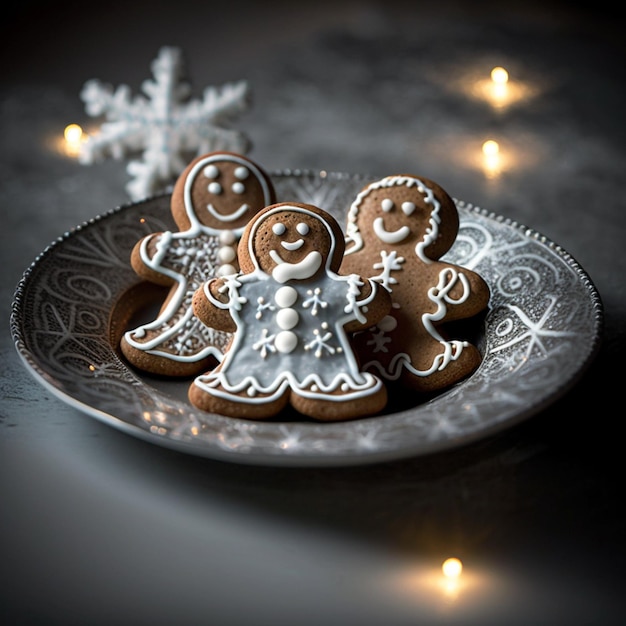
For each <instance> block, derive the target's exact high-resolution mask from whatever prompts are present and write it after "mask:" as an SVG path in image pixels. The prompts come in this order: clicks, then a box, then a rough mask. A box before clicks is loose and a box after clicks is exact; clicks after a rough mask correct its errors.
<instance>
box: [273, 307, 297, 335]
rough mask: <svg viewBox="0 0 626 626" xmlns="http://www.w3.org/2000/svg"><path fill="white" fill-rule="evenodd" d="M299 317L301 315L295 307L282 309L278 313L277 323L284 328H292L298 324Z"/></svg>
mask: <svg viewBox="0 0 626 626" xmlns="http://www.w3.org/2000/svg"><path fill="white" fill-rule="evenodd" d="M299 319H300V315H299V314H298V311H296V310H295V309H291V308H286V309H281V310H280V311H278V313H276V323H277V324H278V327H279V328H281V329H282V330H291V329H292V328H293V327H294V326H296V325H297V324H298V320H299Z"/></svg>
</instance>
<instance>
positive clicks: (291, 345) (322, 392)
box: [189, 202, 391, 421]
mask: <svg viewBox="0 0 626 626" xmlns="http://www.w3.org/2000/svg"><path fill="white" fill-rule="evenodd" d="M344 248H345V240H344V235H343V233H342V231H341V227H340V226H339V224H338V223H337V221H336V220H335V219H334V218H333V217H332V216H331V215H330V214H328V213H327V212H325V211H324V210H322V209H320V208H318V207H315V206H313V205H310V204H300V203H286V202H283V203H279V204H275V205H272V206H269V207H266V208H265V209H263V210H262V211H261V212H260V213H258V214H257V215H256V216H255V217H254V218H253V219H252V220H251V221H250V223H249V224H248V226H247V227H246V229H245V231H244V233H243V236H242V238H241V241H240V243H239V249H238V250H239V251H238V255H239V263H240V266H241V270H242V272H241V273H240V274H237V275H230V276H225V277H220V278H215V279H213V280H211V281H208V282H206V283H205V284H204V285H203V286H202V287H201V288H200V289H198V291H197V292H196V294H195V296H194V301H193V303H194V311H195V313H196V315H197V316H198V317H199V318H200V319H201V320H202V321H203V322H205V323H206V324H207V325H208V326H210V327H213V328H217V329H222V330H225V331H229V332H233V333H234V335H233V340H232V343H231V344H230V345H229V347H228V349H227V351H226V353H225V355H224V358H223V360H222V361H221V363H220V364H219V365H218V366H217V367H216V368H215V369H214V370H212V371H210V372H208V373H206V374H204V375H202V376H198V377H197V378H196V379H195V380H194V382H193V383H192V385H191V386H190V388H189V399H190V401H191V403H192V404H193V405H195V406H197V407H198V408H201V409H203V410H206V411H210V412H214V413H219V414H222V415H227V416H231V417H241V418H248V419H266V418H269V417H272V416H275V415H276V414H277V413H278V412H279V411H281V410H282V409H283V407H285V406H286V405H287V404H288V403H290V404H291V406H292V407H293V408H295V409H296V410H297V411H298V412H299V413H301V414H303V415H306V416H308V417H310V418H313V419H316V420H321V421H338V420H347V419H352V418H356V417H362V416H365V415H371V414H374V413H377V412H378V411H380V410H382V408H384V406H385V404H386V401H387V392H386V389H385V386H384V384H383V383H382V381H381V380H380V378H379V377H377V376H376V375H373V374H371V373H364V372H362V371H361V370H360V368H359V365H358V362H357V360H356V358H355V355H354V353H353V351H352V348H351V346H350V343H349V341H348V334H349V333H352V332H355V331H357V330H360V329H363V328H367V327H369V326H371V325H372V324H375V323H376V322H378V321H379V320H381V319H382V318H383V317H384V316H385V315H386V314H387V312H388V311H389V306H390V304H391V301H390V296H389V292H388V291H387V290H386V289H383V288H382V287H381V286H380V284H378V283H376V282H375V281H372V280H368V279H366V278H361V277H360V276H358V275H356V274H350V275H343V274H339V273H338V270H339V267H340V265H341V260H342V257H343V253H344Z"/></svg>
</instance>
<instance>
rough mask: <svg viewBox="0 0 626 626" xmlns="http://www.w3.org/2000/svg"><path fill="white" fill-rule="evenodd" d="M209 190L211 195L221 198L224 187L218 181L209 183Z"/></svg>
mask: <svg viewBox="0 0 626 626" xmlns="http://www.w3.org/2000/svg"><path fill="white" fill-rule="evenodd" d="M207 189H208V190H209V193H212V194H215V195H216V196H219V195H220V194H221V193H222V185H220V184H219V183H218V182H216V181H213V182H212V183H209V186H208V187H207Z"/></svg>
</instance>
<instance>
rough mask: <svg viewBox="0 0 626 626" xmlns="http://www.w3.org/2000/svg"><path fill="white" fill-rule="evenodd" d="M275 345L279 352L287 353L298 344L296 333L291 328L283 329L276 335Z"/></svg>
mask: <svg viewBox="0 0 626 626" xmlns="http://www.w3.org/2000/svg"><path fill="white" fill-rule="evenodd" d="M275 345H276V349H277V350H278V351H279V352H281V353H283V354H289V353H290V352H293V351H294V350H295V349H296V347H297V345H298V335H296V333H294V332H293V331H291V330H283V331H281V332H279V333H278V334H277V335H276V340H275Z"/></svg>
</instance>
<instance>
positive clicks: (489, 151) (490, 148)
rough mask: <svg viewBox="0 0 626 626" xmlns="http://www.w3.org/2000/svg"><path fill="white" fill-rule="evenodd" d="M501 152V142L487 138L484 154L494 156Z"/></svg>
mask: <svg viewBox="0 0 626 626" xmlns="http://www.w3.org/2000/svg"><path fill="white" fill-rule="evenodd" d="M499 153H500V144H499V143H498V142H497V141H494V140H493V139H487V141H485V143H484V144H483V154H484V155H485V156H486V157H494V156H496V155H497V154H499Z"/></svg>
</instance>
